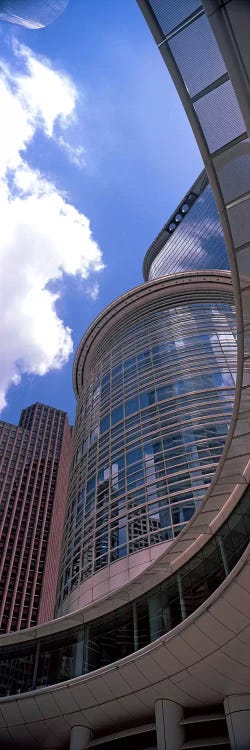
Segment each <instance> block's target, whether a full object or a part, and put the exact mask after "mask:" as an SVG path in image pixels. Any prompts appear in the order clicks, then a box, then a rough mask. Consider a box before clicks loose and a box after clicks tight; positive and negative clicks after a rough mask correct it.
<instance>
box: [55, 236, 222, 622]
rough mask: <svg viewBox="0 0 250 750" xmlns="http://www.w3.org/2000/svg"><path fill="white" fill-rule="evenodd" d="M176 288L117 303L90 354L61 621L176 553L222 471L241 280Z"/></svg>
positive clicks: (78, 385) (209, 280)
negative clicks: (119, 573) (94, 587)
mask: <svg viewBox="0 0 250 750" xmlns="http://www.w3.org/2000/svg"><path fill="white" fill-rule="evenodd" d="M177 231H178V230H177ZM199 274H200V275H199ZM175 278H176V282H175V285H174V286H172V285H169V283H168V280H167V279H165V281H162V283H161V285H160V286H159V284H158V282H157V281H156V282H151V284H149V285H145V286H143V287H138V288H137V289H135V290H133V291H132V293H129V294H127V295H124V296H123V297H121V298H120V299H118V300H116V301H115V302H114V303H113V304H112V305H111V306H110V307H109V308H107V309H106V310H104V312H103V313H102V314H101V315H100V316H99V318H97V320H96V321H95V322H94V324H93V325H92V326H91V328H90V329H89V331H87V333H86V335H85V337H84V339H83V341H82V342H81V344H80V346H79V348H78V352H77V355H76V359H75V366H74V386H75V393H76V396H77V413H76V423H75V432H74V460H73V465H72V469H71V477H70V488H69V498H68V507H67V514H66V523H65V531H64V542H63V553H62V563H61V568H60V577H59V591H58V604H57V613H59V614H62V613H63V612H65V611H70V610H71V609H72V607H73V608H75V607H76V606H79V603H80V602H81V601H82V600H83V599H84V596H85V593H86V584H85V581H86V579H88V578H90V577H91V576H93V575H95V574H96V573H98V571H100V570H102V569H103V568H105V567H107V566H110V565H112V564H115V562H116V561H118V560H120V559H121V558H124V557H126V556H130V555H132V554H135V553H137V558H138V563H139V561H140V560H141V562H142V560H143V554H141V555H140V554H139V555H138V552H139V551H142V550H146V549H147V548H150V547H151V546H152V545H156V544H157V545H161V543H163V542H164V543H165V544H166V543H167V544H170V543H171V540H173V539H174V538H175V537H176V536H177V535H178V534H179V533H180V532H181V531H182V530H183V528H184V526H185V524H186V523H187V521H189V520H190V518H191V516H192V515H193V513H194V512H195V510H196V509H197V508H198V505H199V503H200V501H201V500H202V498H203V497H204V494H205V492H206V489H207V487H208V486H209V484H210V482H211V479H212V478H213V475H214V472H215V470H216V467H217V465H218V462H219V460H220V457H221V454H222V451H223V448H224V444H225V439H226V436H227V433H228V428H229V424H230V419H231V414H232V408H233V402H234V387H235V379H236V328H235V312H234V307H233V299H232V291H231V281H230V274H228V273H226V272H225V273H221V274H217V275H214V276H213V273H212V272H211V273H210V274H209V273H208V274H207V276H204V275H202V276H201V273H200V272H197V274H195V275H194V276H193V285H194V289H193V288H192V284H191V286H190V289H189V291H188V278H187V277H185V275H182V274H180V275H179V276H176V277H175ZM189 278H190V277H189ZM178 280H179V285H178ZM196 281H197V284H196ZM100 332H101V333H100ZM90 342H91V343H90ZM160 550H161V546H160V548H159V552H160ZM87 585H88V584H87Z"/></svg>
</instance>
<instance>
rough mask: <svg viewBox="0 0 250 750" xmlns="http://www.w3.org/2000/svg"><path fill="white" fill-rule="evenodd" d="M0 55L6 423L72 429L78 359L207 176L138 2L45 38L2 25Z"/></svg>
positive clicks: (60, 26)
mask: <svg viewBox="0 0 250 750" xmlns="http://www.w3.org/2000/svg"><path fill="white" fill-rule="evenodd" d="M0 45H1V46H0V58H1V70H0V82H1V85H2V96H4V97H5V99H3V98H2V101H5V102H6V106H5V112H6V121H5V122H0V134H1V138H0V142H1V144H2V149H0V208H1V213H2V215H4V216H5V217H6V221H5V225H4V231H2V240H1V239H0V245H1V246H0V251H1V253H2V254H3V259H4V261H3V265H2V267H3V271H4V273H3V277H4V279H3V289H4V292H5V294H4V295H3V297H4V306H3V321H4V324H3V325H2V335H3V346H4V350H5V360H4V368H3V372H2V378H3V380H2V383H1V388H2V394H3V395H2V404H3V405H4V400H5V402H6V404H7V405H6V406H5V407H4V408H3V410H2V413H1V418H2V419H4V420H7V421H11V422H14V423H16V422H17V421H18V419H19V414H20V411H21V409H22V408H23V407H25V406H27V405H29V404H30V403H33V402H34V401H43V402H46V403H48V404H50V405H52V406H56V407H57V408H62V409H65V410H66V411H67V412H68V414H69V418H70V421H71V422H73V419H74V411H75V399H74V395H73V390H72V385H71V372H72V362H73V352H74V351H75V348H76V346H77V344H78V342H79V340H80V338H81V336H82V334H83V333H84V331H85V330H86V328H87V326H88V325H89V323H91V321H92V320H93V319H94V317H95V316H96V315H97V314H98V313H99V312H100V311H101V310H102V309H103V308H104V307H105V305H107V304H108V303H109V302H111V301H112V300H113V299H114V298H115V297H117V296H118V295H119V294H121V293H123V292H124V291H125V290H126V289H129V288H131V287H132V286H136V285H137V284H139V283H141V282H142V270H141V269H142V262H143V257H144V254H145V252H146V250H147V247H148V245H149V244H150V243H151V241H152V240H153V239H154V237H155V235H156V234H157V233H158V231H159V230H160V228H161V226H162V225H163V223H165V221H166V220H167V218H168V216H169V215H170V213H171V212H172V210H173V209H174V208H175V206H176V205H177V203H178V202H179V200H180V199H181V198H182V196H183V194H184V193H185V191H186V190H187V189H188V188H189V187H190V185H191V184H192V182H193V181H194V179H195V177H196V176H197V175H198V173H199V171H200V170H201V169H202V162H201V158H200V155H199V153H198V149H197V146H196V144H195V141H194V137H193V135H192V132H191V130H190V127H189V125H188V122H187V119H186V116H185V114H184V111H183V109H182V106H181V104H180V102H179V99H178V97H177V94H176V92H175V89H174V86H173V84H172V82H171V80H170V78H169V75H168V73H167V70H166V68H165V66H164V64H163V62H162V60H161V57H160V54H159V52H158V51H157V48H156V45H155V43H154V41H153V39H152V37H151V34H150V32H149V30H148V28H147V26H146V24H145V21H144V19H143V17H142V15H141V13H140V11H139V9H138V7H137V4H136V1H135V0H125V2H124V0H115V2H114V0H102V2H100V0H91V3H88V2H83V0H80V1H79V0H69V4H68V7H67V9H66V11H65V12H64V14H63V15H62V16H61V17H60V18H59V19H58V20H57V21H56V22H55V23H53V24H52V25H51V26H49V27H47V28H46V29H42V30H39V31H28V30H25V29H23V28H21V27H17V26H11V25H9V24H4V23H2V24H1V25H0ZM10 123H11V126H10ZM1 131H2V132H1ZM1 151H2V153H1ZM1 201H2V206H1ZM10 226H11V231H10ZM102 266H104V267H103V268H102Z"/></svg>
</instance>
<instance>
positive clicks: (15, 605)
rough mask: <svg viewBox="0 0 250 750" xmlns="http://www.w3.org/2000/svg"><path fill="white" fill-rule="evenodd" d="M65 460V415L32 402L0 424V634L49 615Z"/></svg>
mask: <svg viewBox="0 0 250 750" xmlns="http://www.w3.org/2000/svg"><path fill="white" fill-rule="evenodd" d="M70 460H71V428H70V427H69V424H68V420H67V415H66V414H65V412H63V411H59V410H57V409H53V408H51V407H50V406H45V405H44V404H39V403H36V404H33V405H32V406H30V407H28V408H27V409H24V410H23V411H22V414H21V417H20V421H19V425H18V427H16V426H15V425H12V424H9V423H7V422H3V421H1V422H0V494H1V503H0V550H1V555H0V580H1V584H0V586H1V606H0V630H1V632H9V631H11V630H19V629H22V628H27V627H29V626H30V625H36V624H37V623H38V622H44V621H46V620H49V619H51V618H52V617H53V609H54V598H55V589H56V581H57V571H58V563H59V556H60V546H61V537H62V526H63V519H64V513H65V501H66V491H67V481H68V473H69V466H70Z"/></svg>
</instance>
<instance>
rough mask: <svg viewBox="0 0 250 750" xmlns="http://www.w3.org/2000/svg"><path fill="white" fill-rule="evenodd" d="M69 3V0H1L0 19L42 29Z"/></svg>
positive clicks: (29, 27)
mask: <svg viewBox="0 0 250 750" xmlns="http://www.w3.org/2000/svg"><path fill="white" fill-rule="evenodd" d="M67 4H68V0H0V21H9V22H10V23H16V24H18V25H19V26H26V28H28V29H40V28H42V27H43V26H47V24H49V23H52V21H55V19H56V18H57V17H58V16H59V15H60V13H62V12H63V10H65V8H66V5H67Z"/></svg>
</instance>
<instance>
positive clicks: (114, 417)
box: [111, 404, 123, 425]
mask: <svg viewBox="0 0 250 750" xmlns="http://www.w3.org/2000/svg"><path fill="white" fill-rule="evenodd" d="M122 419H123V405H122V404H120V406H117V407H116V409H113V410H112V412H111V424H112V425H114V424H116V422H120V421H121V420H122Z"/></svg>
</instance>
